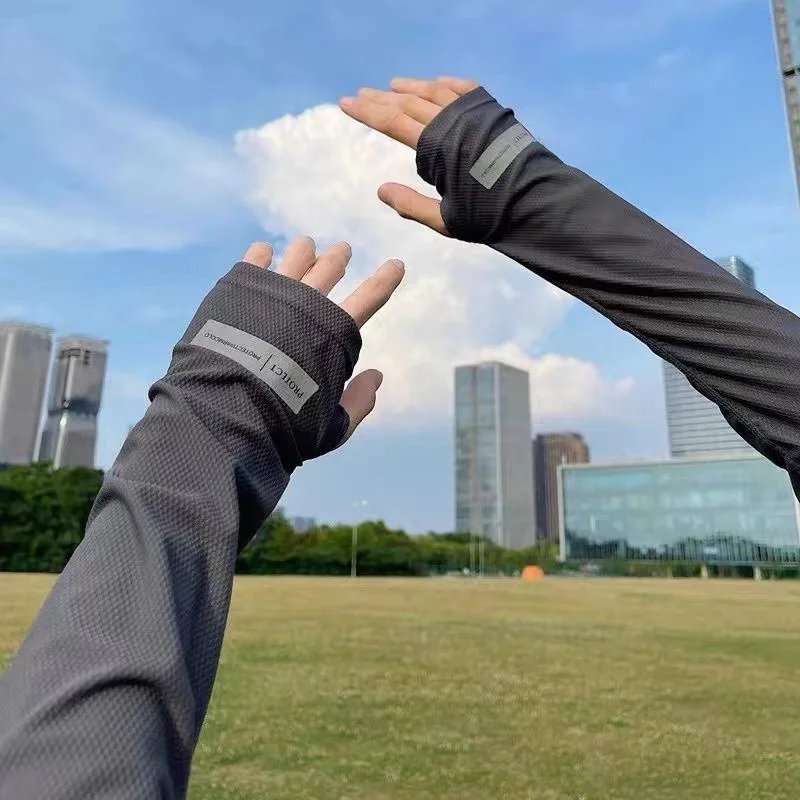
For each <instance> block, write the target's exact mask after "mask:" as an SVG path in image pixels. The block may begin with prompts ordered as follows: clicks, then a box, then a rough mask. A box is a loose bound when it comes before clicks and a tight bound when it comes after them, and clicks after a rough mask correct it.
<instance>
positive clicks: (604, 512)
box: [559, 453, 800, 564]
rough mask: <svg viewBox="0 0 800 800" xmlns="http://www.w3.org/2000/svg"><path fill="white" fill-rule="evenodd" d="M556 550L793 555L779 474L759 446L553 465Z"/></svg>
mask: <svg viewBox="0 0 800 800" xmlns="http://www.w3.org/2000/svg"><path fill="white" fill-rule="evenodd" d="M559 496H560V500H561V511H562V513H561V519H562V524H561V531H560V540H561V556H562V558H565V559H570V560H596V559H612V558H613V559H622V560H626V561H635V560H676V561H704V562H707V563H729V564H759V563H765V564H766V563H798V560H800V559H799V558H798V557H799V556H800V528H799V527H798V521H799V516H798V510H799V508H798V504H797V500H796V498H795V496H794V493H793V492H792V487H791V484H790V482H789V476H788V475H787V473H786V472H785V471H784V470H782V469H779V468H778V467H776V466H775V465H774V464H772V463H771V462H770V461H767V459H765V458H763V457H762V456H761V455H759V454H749V453H742V454H735V455H716V456H713V457H704V458H692V459H683V460H673V461H657V462H642V463H627V464H606V465H568V466H563V467H560V469H559Z"/></svg>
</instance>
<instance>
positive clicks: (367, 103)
mask: <svg viewBox="0 0 800 800" xmlns="http://www.w3.org/2000/svg"><path fill="white" fill-rule="evenodd" d="M477 88H478V84H477V83H475V82H474V81H470V80H466V79H464V78H437V79H436V80H435V81H425V80H415V79H410V78H393V79H392V82H391V91H390V92H385V91H381V90H379V89H359V91H358V96H357V97H343V98H342V99H341V100H340V101H339V105H340V106H341V109H342V111H344V113H345V114H347V115H348V116H350V117H352V118H353V119H355V120H358V121H359V122H361V123H363V124H364V125H366V126H367V127H368V128H372V129H373V130H376V131H379V132H380V133H385V134H386V135H387V136H390V137H391V138H392V139H395V140H396V141H398V142H402V143H403V144H405V145H408V146H409V147H411V148H413V149H414V150H416V148H417V142H418V141H419V137H420V135H421V134H422V131H423V129H424V128H425V126H426V125H427V124H428V123H429V122H430V121H431V120H432V119H433V118H434V117H435V116H436V115H437V114H438V113H439V112H440V111H441V110H442V109H443V108H445V107H446V106H448V105H450V103H453V102H454V101H456V100H458V98H459V97H461V95H464V94H467V93H468V92H471V91H472V90H473V89H477ZM378 197H379V198H380V199H381V200H382V201H383V202H384V203H386V205H387V206H389V207H390V208H393V209H394V210H395V211H396V212H397V213H398V214H399V215H400V216H401V217H403V218H404V219H412V220H414V221H415V222H420V223H422V224H423V225H427V226H428V227H429V228H432V229H433V230H435V231H436V232H437V233H441V234H442V235H443V236H450V233H449V231H448V230H447V228H446V227H445V224H444V220H443V219H442V213H441V209H440V202H439V201H438V200H436V199H435V198H433V197H426V196H425V195H424V194H420V193H419V192H417V191H415V190H414V189H412V188H411V187H409V186H403V185H402V184H399V183H384V184H383V185H382V186H381V187H380V188H379V189H378Z"/></svg>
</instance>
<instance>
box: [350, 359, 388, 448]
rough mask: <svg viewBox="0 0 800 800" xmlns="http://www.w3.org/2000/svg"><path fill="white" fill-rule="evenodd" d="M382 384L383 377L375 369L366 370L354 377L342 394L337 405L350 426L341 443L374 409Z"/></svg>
mask: <svg viewBox="0 0 800 800" xmlns="http://www.w3.org/2000/svg"><path fill="white" fill-rule="evenodd" d="M382 383H383V375H382V374H381V373H380V372H378V370H376V369H368V370H366V372H362V373H360V374H359V375H356V377H355V378H353V380H351V381H350V383H348V384H347V386H346V387H345V390H344V392H342V399H341V400H340V401H339V405H341V407H342V408H343V409H344V410H345V411H346V412H347V416H348V417H349V418H350V424H349V425H348V426H347V432H346V433H345V435H344V438H343V439H342V441H341V444H344V443H345V442H346V441H347V440H348V439H349V438H350V437H351V436H352V435H353V432H354V431H355V429H356V428H357V427H358V426H359V425H360V424H361V423H362V422H363V421H364V418H365V417H366V416H367V415H368V414H369V413H370V412H371V411H372V409H373V408H375V399H376V397H377V395H378V389H379V388H380V385H381V384H382Z"/></svg>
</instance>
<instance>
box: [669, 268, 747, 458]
mask: <svg viewBox="0 0 800 800" xmlns="http://www.w3.org/2000/svg"><path fill="white" fill-rule="evenodd" d="M717 263H718V264H719V265H720V266H721V267H724V268H725V269H726V270H728V272H730V273H731V275H733V276H734V277H735V278H737V279H738V280H740V281H741V282H742V283H743V284H745V286H747V287H749V288H751V289H755V274H754V272H753V268H752V267H751V266H750V265H749V264H747V263H746V262H745V261H742V259H741V258H739V257H738V256H729V257H728V258H723V259H720V260H719V261H718V262H717ZM664 393H665V396H666V408H667V433H668V436H669V452H670V456H671V457H672V458H687V457H690V456H702V455H707V454H710V453H733V452H744V451H749V450H751V449H752V448H751V447H750V445H748V444H747V442H745V441H744V439H742V438H741V436H739V434H738V433H736V431H734V430H733V428H731V426H730V424H729V423H728V421H727V420H726V419H725V417H723V416H722V412H721V411H720V410H719V406H718V405H717V404H716V403H714V402H713V401H712V400H709V399H708V398H707V397H705V396H704V395H702V394H700V392H698V391H697V390H696V389H695V388H694V387H693V386H692V385H691V384H690V383H689V381H688V379H687V378H686V376H685V375H684V374H683V373H682V372H681V371H680V370H679V369H677V367H674V366H672V364H668V363H667V362H666V361H665V362H664Z"/></svg>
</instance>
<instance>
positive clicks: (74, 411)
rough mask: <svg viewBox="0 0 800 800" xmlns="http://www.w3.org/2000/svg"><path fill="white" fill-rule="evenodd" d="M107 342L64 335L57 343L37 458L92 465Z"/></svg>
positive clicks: (59, 463)
mask: <svg viewBox="0 0 800 800" xmlns="http://www.w3.org/2000/svg"><path fill="white" fill-rule="evenodd" d="M107 353H108V342H106V341H103V340H101V339H91V338H88V337H85V336H64V337H62V338H60V339H58V341H57V343H56V357H55V361H54V362H53V373H52V377H51V379H50V396H49V400H48V404H47V421H46V422H45V426H44V430H43V431H42V443H41V447H40V450H39V460H40V461H49V462H51V463H52V465H53V466H54V467H56V468H60V467H93V466H94V458H95V449H96V445H97V414H98V412H99V411H100V402H101V400H102V396H103V382H104V380H105V373H106V359H107Z"/></svg>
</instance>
